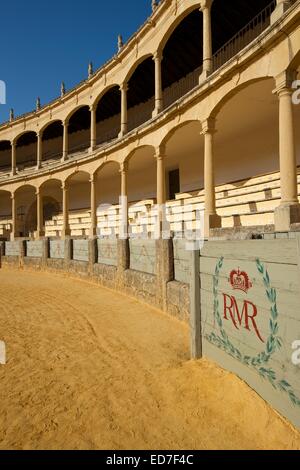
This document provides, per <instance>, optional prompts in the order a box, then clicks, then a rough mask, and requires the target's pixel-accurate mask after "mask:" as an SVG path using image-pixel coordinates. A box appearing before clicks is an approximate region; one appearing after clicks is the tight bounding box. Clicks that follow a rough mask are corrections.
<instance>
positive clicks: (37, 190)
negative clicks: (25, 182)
mask: <svg viewBox="0 0 300 470" xmlns="http://www.w3.org/2000/svg"><path fill="white" fill-rule="evenodd" d="M41 192H42V191H41V188H36V190H35V195H36V196H40V194H41Z"/></svg>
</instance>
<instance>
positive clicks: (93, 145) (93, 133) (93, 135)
mask: <svg viewBox="0 0 300 470" xmlns="http://www.w3.org/2000/svg"><path fill="white" fill-rule="evenodd" d="M96 110H97V107H96V106H94V105H92V106H90V112H91V146H90V152H93V151H94V150H95V148H96V145H97V122H96Z"/></svg>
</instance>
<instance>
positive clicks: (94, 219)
mask: <svg viewBox="0 0 300 470" xmlns="http://www.w3.org/2000/svg"><path fill="white" fill-rule="evenodd" d="M96 181H97V177H96V175H92V176H91V179H90V183H91V227H90V238H91V239H94V238H95V237H96V235H97V202H96Z"/></svg>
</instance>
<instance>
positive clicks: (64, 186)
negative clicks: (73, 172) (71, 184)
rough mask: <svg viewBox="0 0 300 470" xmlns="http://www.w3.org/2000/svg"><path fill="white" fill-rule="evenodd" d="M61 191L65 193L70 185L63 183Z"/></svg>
mask: <svg viewBox="0 0 300 470" xmlns="http://www.w3.org/2000/svg"><path fill="white" fill-rule="evenodd" d="M61 189H62V190H63V191H66V190H67V189H68V183H67V181H63V182H62V183H61Z"/></svg>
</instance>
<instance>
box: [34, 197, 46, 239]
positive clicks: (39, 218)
mask: <svg viewBox="0 0 300 470" xmlns="http://www.w3.org/2000/svg"><path fill="white" fill-rule="evenodd" d="M36 208H37V214H36V215H37V219H36V220H37V227H36V233H35V238H36V239H37V240H39V239H40V238H42V237H44V235H45V232H44V226H43V223H44V221H43V212H44V211H43V197H42V193H41V190H40V189H38V190H37V192H36Z"/></svg>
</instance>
